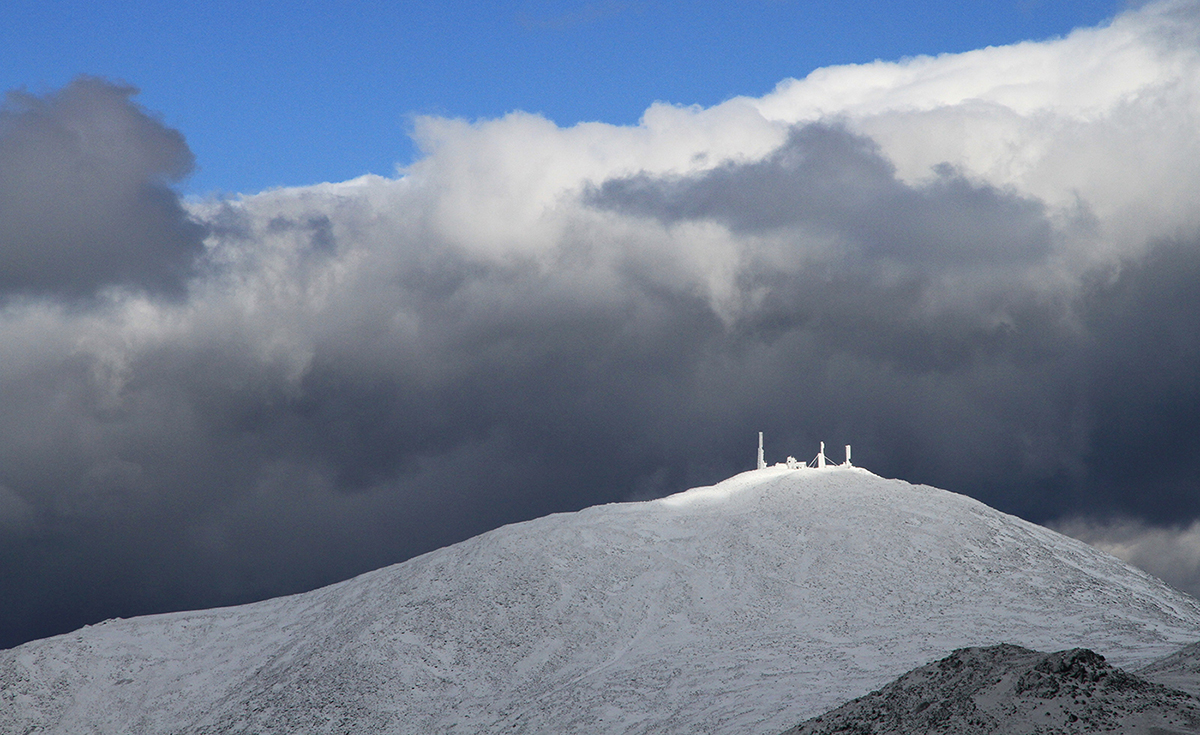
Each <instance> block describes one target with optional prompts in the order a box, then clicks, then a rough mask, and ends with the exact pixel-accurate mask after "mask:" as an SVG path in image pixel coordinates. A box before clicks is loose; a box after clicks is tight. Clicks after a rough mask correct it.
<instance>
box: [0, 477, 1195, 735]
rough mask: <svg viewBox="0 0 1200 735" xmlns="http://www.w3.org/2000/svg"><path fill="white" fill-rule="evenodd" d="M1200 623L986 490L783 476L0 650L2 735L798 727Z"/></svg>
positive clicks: (512, 529)
mask: <svg viewBox="0 0 1200 735" xmlns="http://www.w3.org/2000/svg"><path fill="white" fill-rule="evenodd" d="M1197 631H1200V602H1197V601H1195V600H1193V599H1191V598H1188V597H1186V596H1185V595H1182V594H1181V593H1178V592H1176V591H1174V590H1171V589H1170V588H1169V587H1167V586H1166V585H1164V584H1163V583H1162V582H1160V581H1158V580H1155V579H1153V578H1152V577H1150V576H1149V575H1146V574H1145V573H1143V572H1140V571H1139V570H1136V569H1133V568H1131V567H1128V566H1127V565H1125V564H1124V563H1122V562H1120V561H1119V560H1117V559H1115V558H1113V557H1111V556H1108V555H1107V554H1104V553H1103V552H1100V551H1097V550H1095V549H1092V548H1091V547H1088V546H1086V545H1084V544H1082V543H1080V542H1077V541H1074V540H1072V539H1068V538H1066V537H1064V536H1061V535H1059V534H1056V533H1054V532H1053V531H1050V530H1048V529H1044V528H1042V527H1040V526H1035V525H1033V524H1030V523H1027V522H1025V521H1022V520H1020V519H1017V518H1014V517H1012V516H1008V515H1006V514H1003V513H1000V512H999V511H996V510H994V509H991V508H988V507H987V506H985V505H983V504H982V503H979V502H978V501H975V500H972V499H970V498H967V497H965V496H962V495H956V494H954V493H950V492H947V491H944V490H938V489H935V488H928V487H924V486H916V485H910V484H908V483H905V482H902V481H899V480H885V479H883V478H879V477H877V476H875V475H872V474H870V473H869V472H866V471H865V470H861V469H858V468H844V467H838V468H827V469H824V470H814V469H788V468H778V467H775V468H767V469H763V470H754V471H750V472H746V473H742V474H741V475H737V476H735V477H733V478H730V479H728V480H726V481H724V482H721V483H718V484H717V485H713V486H709V487H704V488H694V489H692V490H688V491H684V492H682V493H679V494H676V495H672V496H669V497H667V498H662V499H659V500H654V501H643V502H634V503H618V504H610V505H605V506H596V507H592V508H587V509H584V510H582V511H579V512H577V513H565V514H557V515H552V516H547V517H545V518H541V519H535V520H532V521H526V522H523V523H518V524H513V525H511V526H506V527H504V528H500V529H496V530H495V531H491V532H489V533H486V534H483V535H481V536H478V537H475V538H473V539H469V540H468V541H465V542H462V543H459V544H455V545H454V546H450V547H446V548H444V549H439V550H437V551H434V552H430V553H428V554H425V555H422V556H420V557H416V558H414V559H411V560H409V561H407V562H403V563H401V564H397V565H393V566H390V567H385V568H383V569H380V570H376V571H374V572H369V573H367V574H364V575H360V576H359V577H356V578H354V579H351V580H347V581H345V582H341V583H338V584H335V585H331V586H329V587H325V588H322V589H319V590H314V591H313V592H308V593H304V594H301V595H294V596H291V597H285V598H277V599H274V600H266V601H263V602H259V603H253V604H251V605H244V606H239V607H232V608H222V609H217V610H209V611H198V612H191V613H171V614H168V615H160V616H150V617H147V618H138V619H132V620H121V621H112V622H107V623H104V624H101V625H96V626H90V627H88V628H84V629H82V630H80V631H76V632H74V633H70V634H66V635H63V636H56V637H55V638H49V639H45V640H43V641H35V642H32V643H28V644H24V645H22V646H18V647H17V648H14V649H9V650H8V651H0V689H2V690H3V694H2V696H3V698H4V702H3V703H4V705H5V706H4V707H2V708H0V710H2V711H0V730H3V731H16V732H20V731H23V730H24V729H25V728H27V727H34V726H37V727H42V728H44V729H46V730H47V731H49V732H71V731H78V730H81V729H89V728H90V729H95V730H96V731H99V732H117V731H122V732H147V733H149V732H155V733H168V732H184V731H186V732H198V733H224V732H235V731H238V730H240V729H243V728H250V729H252V730H255V731H258V732H289V731H294V730H297V729H303V730H306V731H310V732H339V731H343V730H345V729H347V728H349V729H352V730H354V731H356V732H387V731H395V730H397V729H399V730H408V731H437V732H479V731H495V730H499V729H505V730H506V731H510V732H544V731H559V732H567V731H575V730H593V729H600V730H603V731H609V732H643V731H652V730H658V731H670V732H734V733H736V732H746V733H750V732H760V733H761V732H772V731H774V732H780V731H782V730H784V729H786V728H787V727H790V726H791V725H794V724H795V723H796V722H799V721H801V720H803V719H805V718H806V717H810V716H813V715H816V714H819V713H821V712H824V711H826V710H828V709H830V708H831V707H834V706H837V705H839V704H841V703H842V702H845V701H846V700H848V699H851V698H852V697H855V696H858V695H860V694H862V693H865V692H868V691H871V690H872V689H875V688H878V687H879V686H882V685H883V684H885V683H886V682H887V681H889V680H891V679H893V678H895V677H896V676H898V675H900V674H902V673H903V672H905V671H907V670H909V669H911V668H913V667H915V666H919V665H922V664H925V663H927V662H928V661H931V660H934V659H936V658H939V657H941V656H944V655H945V654H946V652H948V651H951V650H954V649H956V648H961V647H964V646H973V645H986V644H990V643H1002V642H1012V643H1018V644H1020V645H1023V646H1027V647H1030V648H1034V649H1049V650H1057V649H1060V648H1068V647H1076V646H1083V647H1087V648H1092V649H1094V650H1097V651H1100V652H1101V653H1103V654H1104V655H1105V656H1108V657H1109V658H1110V659H1111V660H1113V661H1114V662H1116V663H1119V664H1122V665H1126V666H1136V665H1145V664H1148V663H1150V662H1152V661H1155V660H1157V659H1159V658H1161V657H1163V656H1165V655H1167V654H1169V653H1172V652H1174V651H1175V650H1176V649H1179V648H1180V647H1181V646H1183V645H1184V644H1186V643H1190V642H1193V641H1194V640H1196V638H1197V637H1198V636H1197ZM131 723H132V724H131Z"/></svg>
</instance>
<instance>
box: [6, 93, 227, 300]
mask: <svg viewBox="0 0 1200 735" xmlns="http://www.w3.org/2000/svg"><path fill="white" fill-rule="evenodd" d="M135 91H136V90H134V89H133V88H130V87H121V86H115V85H112V84H109V83H107V82H105V81H103V80H100V79H95V78H92V77H80V78H78V79H76V80H75V81H73V82H71V84H69V85H68V86H67V87H65V88H64V89H62V90H60V91H58V92H55V93H53V94H50V95H48V96H47V97H45V98H42V97H36V96H34V95H31V94H28V93H24V92H9V93H8V96H7V99H6V102H5V104H4V106H3V107H2V108H0V292H4V293H6V294H12V293H14V292H16V293H22V294H47V293H49V294H56V295H63V296H69V297H75V298H78V297H86V296H91V295H94V294H95V293H96V291H97V290H99V289H101V288H104V287H106V286H113V285H123V286H136V287H139V288H143V289H147V290H150V291H153V292H158V293H174V294H178V293H180V292H181V291H182V289H183V286H184V283H185V282H186V279H187V277H188V276H189V275H190V274H189V270H190V267H191V264H192V261H193V259H194V258H195V257H196V256H197V255H199V253H200V251H201V240H202V237H203V231H202V229H201V227H200V226H199V225H198V224H196V223H194V222H192V221H190V219H189V218H188V217H187V215H186V213H185V212H184V210H183V208H182V206H180V203H179V201H178V199H177V197H176V195H175V193H174V192H173V191H171V189H169V188H168V186H167V185H168V184H169V183H170V182H172V181H176V180H178V179H180V178H181V177H183V176H184V175H186V174H187V173H188V172H189V171H191V169H192V165H193V160H192V154H191V151H189V150H188V147H187V145H186V144H185V143H184V140H183V136H182V135H180V134H179V133H178V132H177V131H175V130H171V129H169V128H167V127H164V126H163V124H162V123H161V122H159V121H158V120H156V119H154V118H153V117H151V116H150V115H148V114H147V113H146V112H145V111H143V110H142V109H140V108H139V107H138V106H137V105H136V104H134V103H133V102H132V101H131V100H130V97H131V96H132V95H133V94H134V93H135Z"/></svg>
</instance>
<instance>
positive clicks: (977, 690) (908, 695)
mask: <svg viewBox="0 0 1200 735" xmlns="http://www.w3.org/2000/svg"><path fill="white" fill-rule="evenodd" d="M1189 648H1191V647H1189ZM1185 650H1188V649H1185ZM1181 653H1182V652H1181ZM1177 655H1178V654H1177ZM1168 658H1170V657H1168ZM1164 661H1167V659H1164ZM1161 663H1162V662H1159V664H1161ZM1159 664H1154V665H1152V666H1157V665H1159ZM1148 668H1151V667H1148ZM1090 732H1119V733H1146V734H1147V735H1172V734H1174V733H1200V700H1198V699H1196V698H1195V697H1194V696H1192V695H1191V694H1189V693H1187V692H1184V691H1180V690H1179V689H1175V688H1170V687H1166V686H1163V685H1162V684H1159V683H1155V682H1153V681H1148V680H1147V679H1144V678H1142V677H1139V676H1135V675H1133V674H1129V673H1126V672H1124V671H1122V670H1121V669H1117V668H1114V667H1112V666H1110V665H1109V664H1108V663H1107V662H1105V660H1104V657H1103V656H1101V655H1099V654H1097V653H1095V652H1093V651H1089V650H1088V649H1086V648H1075V649H1072V650H1069V651H1059V652H1057V653H1050V654H1046V653H1040V652H1038V651H1031V650H1029V649H1027V648H1022V647H1020V646H1014V645H1010V644H1002V645H999V646H990V647H987V648H962V649H959V650H957V651H955V652H954V653H952V654H951V655H950V656H948V657H946V658H944V659H942V660H940V661H936V662H934V663H931V664H927V665H925V666H922V667H920V668H917V669H913V670H912V671H910V672H908V673H907V674H905V675H903V676H901V677H900V678H899V679H897V680H895V681H893V682H892V683H891V684H888V685H887V686H885V687H883V688H882V689H880V690H878V691H875V692H872V693H870V694H868V695H866V696H865V697H859V698H858V699H855V700H853V701H851V702H849V703H847V704H845V705H842V706H841V707H839V708H837V709H835V710H832V711H830V712H827V713H825V714H824V715H821V716H820V717H816V718H813V719H811V720H809V721H807V722H805V723H803V724H801V725H798V726H796V727H794V728H792V729H791V730H788V731H787V733H785V735H834V734H835V733H836V734H839V735H841V734H846V735H850V734H856V735H882V734H883V733H888V734H889V735H908V734H912V735H916V734H917V733H973V734H987V733H1003V734H1004V735H1023V734H1025V733H1029V734H1031V735H1032V734H1033V733H1037V734H1039V735H1043V734H1044V735H1051V734H1056V733H1090Z"/></svg>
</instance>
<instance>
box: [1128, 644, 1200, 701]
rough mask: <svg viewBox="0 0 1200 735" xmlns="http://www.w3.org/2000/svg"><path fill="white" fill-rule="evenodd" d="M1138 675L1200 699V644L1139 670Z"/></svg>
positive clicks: (1187, 647)
mask: <svg viewBox="0 0 1200 735" xmlns="http://www.w3.org/2000/svg"><path fill="white" fill-rule="evenodd" d="M1137 675H1138V676H1140V677H1142V678H1143V679H1148V680H1150V681H1153V682H1157V683H1159V684H1162V685H1163V686H1168V687H1172V688H1174V689H1180V690H1183V691H1185V692H1187V693H1188V694H1191V695H1192V696H1194V697H1200V642H1197V643H1193V644H1192V645H1190V646H1186V647H1185V648H1183V649H1181V650H1179V651H1176V652H1175V653H1173V654H1171V655H1170V656H1167V657H1165V658H1162V659H1160V660H1158V661H1155V662H1154V663H1152V664H1150V665H1149V666H1146V667H1143V668H1141V669H1138V671H1137Z"/></svg>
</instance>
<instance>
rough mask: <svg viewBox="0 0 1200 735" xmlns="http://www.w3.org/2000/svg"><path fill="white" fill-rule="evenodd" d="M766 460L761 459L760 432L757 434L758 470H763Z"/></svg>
mask: <svg viewBox="0 0 1200 735" xmlns="http://www.w3.org/2000/svg"><path fill="white" fill-rule="evenodd" d="M766 466H767V460H765V459H763V447H762V432H761V431H760V432H758V469H760V470H761V469H765V468H766Z"/></svg>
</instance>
